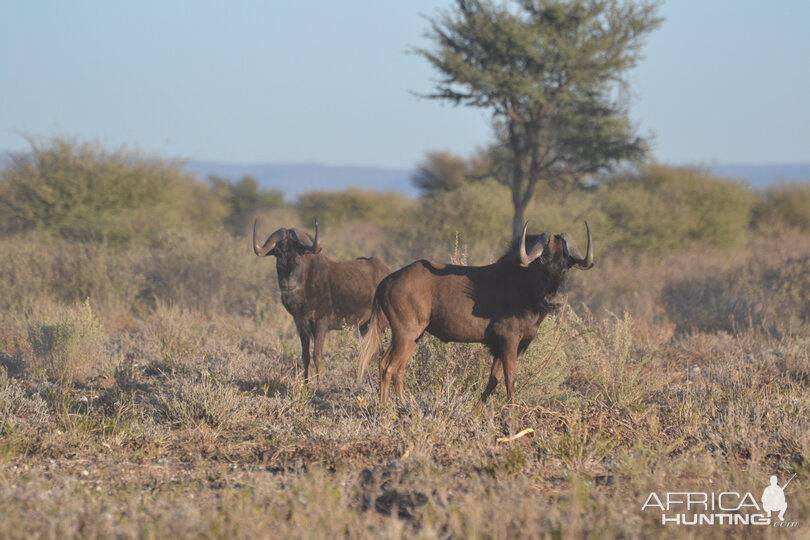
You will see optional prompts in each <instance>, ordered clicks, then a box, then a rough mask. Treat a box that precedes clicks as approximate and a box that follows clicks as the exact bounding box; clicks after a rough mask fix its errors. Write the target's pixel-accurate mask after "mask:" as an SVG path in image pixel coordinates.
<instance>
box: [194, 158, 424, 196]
mask: <svg viewBox="0 0 810 540" xmlns="http://www.w3.org/2000/svg"><path fill="white" fill-rule="evenodd" d="M185 170H186V171H188V172H191V173H195V174H196V175H197V176H199V177H200V178H208V176H210V175H212V174H213V175H216V176H219V177H222V178H227V179H229V180H239V179H240V178H242V177H243V176H245V175H250V176H253V177H254V178H256V180H258V181H259V183H260V184H261V185H262V186H264V187H266V188H271V189H278V190H280V191H282V192H283V193H284V197H285V198H286V199H287V200H288V201H290V200H293V199H295V198H296V197H297V196H298V195H300V194H302V193H306V192H307V191H313V190H322V191H340V190H344V189H346V188H349V187H358V188H363V189H369V190H375V191H398V192H400V193H402V194H403V195H406V196H408V197H416V196H417V195H418V194H419V193H418V190H417V189H416V188H415V187H414V186H413V185H412V184H411V171H409V170H407V169H384V168H377V167H348V166H331V165H318V164H315V163H302V164H294V163H283V164H224V163H214V162H210V161H190V162H189V163H188V164H187V165H186V167H185Z"/></svg>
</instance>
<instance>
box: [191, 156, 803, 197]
mask: <svg viewBox="0 0 810 540" xmlns="http://www.w3.org/2000/svg"><path fill="white" fill-rule="evenodd" d="M707 168H708V169H709V171H710V172H711V173H712V174H714V175H716V176H722V177H726V178H734V179H737V180H744V181H746V182H747V183H748V184H749V185H750V186H751V187H752V188H754V189H763V188H766V187H768V186H769V185H771V184H773V183H775V182H777V181H780V180H787V181H793V180H798V181H810V163H795V164H783V163H774V164H749V165H742V164H722V165H711V166H708V167H707ZM186 170H187V171H188V172H192V173H195V174H197V175H198V176H199V177H200V178H207V177H208V176H209V175H212V174H214V175H217V176H220V177H223V178H228V179H230V180H238V179H240V178H242V177H243V176H245V175H251V176H253V177H255V178H256V179H257V180H258V181H259V183H260V184H261V185H262V186H265V187H267V188H273V189H278V190H281V191H282V192H283V193H284V196H285V198H286V199H287V200H294V199H295V198H296V197H297V196H298V195H300V194H301V193H306V192H307V191H313V190H323V191H339V190H343V189H346V188H349V187H358V188H363V189H369V190H376V191H398V192H400V193H402V194H404V195H406V196H408V197H416V196H417V195H418V194H419V191H418V190H417V189H416V188H415V187H414V186H413V184H411V175H412V174H413V171H410V170H408V169H383V168H376V167H360V166H357V167H342V166H330V165H318V164H313V163H304V164H294V163H290V164H276V165H271V164H224V163H214V162H210V161H191V162H189V163H188V165H186Z"/></svg>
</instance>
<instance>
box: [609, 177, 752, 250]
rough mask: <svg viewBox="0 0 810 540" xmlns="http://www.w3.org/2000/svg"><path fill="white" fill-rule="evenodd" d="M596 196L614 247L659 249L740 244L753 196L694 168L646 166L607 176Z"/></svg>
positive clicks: (736, 186) (745, 233)
mask: <svg viewBox="0 0 810 540" xmlns="http://www.w3.org/2000/svg"><path fill="white" fill-rule="evenodd" d="M598 200H599V206H600V209H601V211H602V212H604V213H605V214H606V216H607V219H608V227H609V230H608V231H607V232H608V235H609V236H611V237H613V238H614V239H615V240H614V241H615V243H616V245H615V247H618V248H621V249H622V250H625V251H630V252H639V251H647V252H654V253H664V252H667V251H672V250H679V249H683V248H686V247H689V246H690V245H693V244H698V243H700V244H702V245H705V246H712V247H720V248H728V247H734V246H738V245H741V244H742V243H743V242H744V241H745V239H746V237H747V230H748V227H749V225H750V222H751V215H752V210H753V207H754V204H755V203H756V196H755V195H754V193H753V192H751V191H749V190H748V189H747V188H746V187H745V186H744V185H743V184H740V183H737V182H734V181H731V180H726V179H723V178H717V177H713V176H711V175H709V174H708V173H707V172H705V171H703V170H701V169H698V168H690V167H678V168H674V167H666V166H663V165H650V166H646V167H644V168H642V169H641V170H640V171H639V172H638V173H637V174H632V175H629V176H617V177H613V178H611V179H610V180H608V181H607V182H606V185H605V186H603V189H602V190H601V192H600V193H599V196H598Z"/></svg>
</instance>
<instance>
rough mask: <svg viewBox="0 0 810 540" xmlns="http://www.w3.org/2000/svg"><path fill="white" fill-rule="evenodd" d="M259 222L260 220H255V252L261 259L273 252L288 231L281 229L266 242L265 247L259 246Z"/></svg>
mask: <svg viewBox="0 0 810 540" xmlns="http://www.w3.org/2000/svg"><path fill="white" fill-rule="evenodd" d="M258 221H259V218H255V219H254V220H253V252H254V253H255V254H256V255H258V256H259V257H264V256H266V255H267V254H268V253H270V252H271V251H273V248H274V247H276V244H278V241H279V240H281V239H282V238H284V233H285V231H286V229H279V230H277V231H276V232H274V233H273V234H271V235H270V236H269V237H267V240H266V241H265V242H264V245H263V246H259V241H258V240H257V239H256V223H257V222H258Z"/></svg>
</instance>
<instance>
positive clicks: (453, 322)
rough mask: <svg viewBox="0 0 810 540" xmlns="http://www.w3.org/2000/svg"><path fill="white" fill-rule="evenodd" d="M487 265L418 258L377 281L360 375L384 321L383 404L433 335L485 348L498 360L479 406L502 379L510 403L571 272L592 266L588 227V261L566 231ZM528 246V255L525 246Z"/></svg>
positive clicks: (399, 389) (517, 247)
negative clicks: (527, 355)
mask: <svg viewBox="0 0 810 540" xmlns="http://www.w3.org/2000/svg"><path fill="white" fill-rule="evenodd" d="M528 226H529V225H528V223H527V224H526V226H525V227H523V234H522V235H521V238H520V240H519V241H518V242H516V243H515V244H513V246H512V247H511V248H510V249H509V251H508V252H507V253H506V254H505V255H504V256H503V257H501V258H500V259H499V260H498V261H496V262H495V263H493V264H490V265H488V266H457V265H449V264H448V265H443V264H433V263H432V262H430V261H426V260H420V261H416V262H414V263H411V264H410V265H408V266H406V267H404V268H401V269H400V270H397V271H396V272H394V273H393V274H391V275H390V276H388V277H387V278H385V279H384V280H382V282H381V283H380V285H379V287H377V292H376V294H375V296H374V307H373V311H372V315H371V321H370V331H369V333H368V334H367V335H366V338H365V341H364V342H363V345H362V348H361V352H360V377H362V376H363V372H364V371H365V369H366V366H367V365H368V361H369V359H370V358H371V356H372V355H373V354H374V352H375V351H377V350H379V348H380V339H381V333H382V332H383V331H384V330H385V323H386V321H387V323H388V325H390V327H391V346H390V347H389V348H388V350H387V351H386V352H385V354H384V355H383V357H382V359H381V360H380V400H381V401H387V400H388V387H389V385H390V384H391V379H392V378H393V379H394V385H395V389H396V393H397V396H398V397H399V398H402V397H403V395H404V388H403V382H404V379H405V365H406V364H407V363H408V358H410V356H411V353H412V352H413V349H414V347H415V346H416V341H417V340H418V339H419V338H420V337H421V336H422V334H424V333H425V331H427V332H430V333H431V334H433V335H434V336H436V337H437V338H439V339H440V340H442V341H445V342H447V341H460V342H468V343H470V342H478V343H484V344H485V345H487V347H489V350H490V351H491V352H492V355H493V356H494V360H493V362H492V371H491V374H490V376H489V382H488V383H487V386H486V388H485V389H484V392H483V394H481V399H480V401H479V402H478V404H477V405H476V409H478V410H480V408H481V407H483V404H484V402H485V401H486V399H487V397H489V394H490V393H491V392H492V391H493V390H494V389H495V386H496V385H497V384H498V381H499V380H501V377H504V378H505V379H506V381H505V382H506V396H507V400H508V401H509V403H512V398H513V395H514V390H515V363H516V360H517V357H518V355H519V354H520V353H522V352H523V351H524V350H526V347H528V346H529V343H531V341H532V340H533V339H534V337H535V335H537V328H538V327H539V326H540V323H541V322H542V321H543V319H544V318H545V317H546V315H548V314H549V313H550V312H552V311H554V310H555V309H558V308H560V307H561V306H562V305H563V304H564V303H565V300H566V292H565V282H566V279H567V275H566V274H567V272H568V269H569V268H579V269H580V270H588V269H589V268H591V267H592V266H593V246H592V242H591V229H590V227H588V224H587V222H586V223H585V229H586V231H587V233H588V249H587V252H586V254H585V257H584V258H583V257H582V256H581V255H580V252H579V249H578V248H577V245H576V244H575V243H574V240H573V239H572V238H571V237H570V236H569V235H568V234H567V233H563V234H551V233H543V234H540V235H537V236H529V237H528V238H527V237H526V229H527V228H528ZM527 245H530V246H531V248H530V250H529V253H528V254H527V253H526V246H527Z"/></svg>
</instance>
